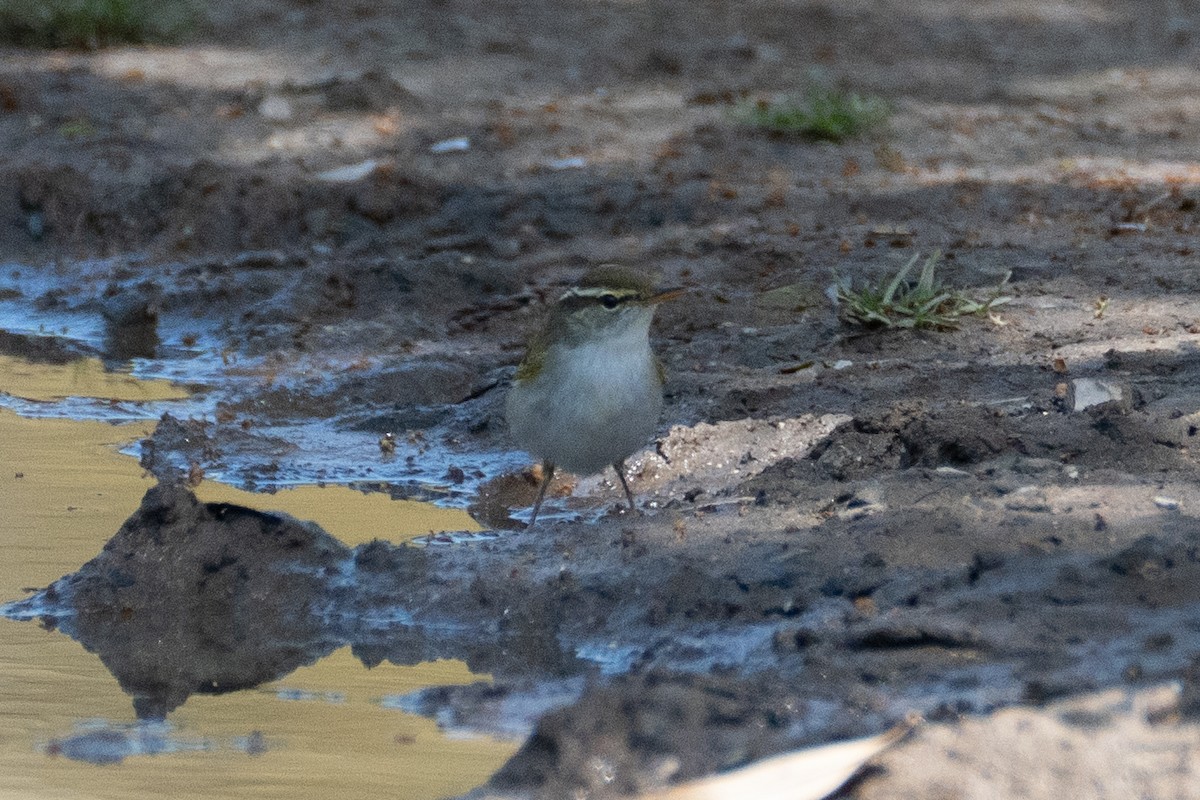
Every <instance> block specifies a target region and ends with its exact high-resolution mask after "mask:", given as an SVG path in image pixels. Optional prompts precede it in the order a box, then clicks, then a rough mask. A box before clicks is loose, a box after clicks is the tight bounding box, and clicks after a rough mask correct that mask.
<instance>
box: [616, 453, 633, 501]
mask: <svg viewBox="0 0 1200 800" xmlns="http://www.w3.org/2000/svg"><path fill="white" fill-rule="evenodd" d="M612 468H613V469H615V470H616V471H617V477H618V478H620V479H621V488H622V489H624V490H625V499H626V500H628V501H629V510H630V511H637V506H635V505H634V504H633V492H631V491H629V483H628V482H627V481H626V480H625V459H623V458H618V459H617V460H616V461H614V462H613V465H612Z"/></svg>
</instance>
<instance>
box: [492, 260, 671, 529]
mask: <svg viewBox="0 0 1200 800" xmlns="http://www.w3.org/2000/svg"><path fill="white" fill-rule="evenodd" d="M682 293H683V290H682V289H673V290H670V291H665V292H660V293H658V294H655V292H654V290H653V287H652V285H651V284H650V282H649V281H648V280H646V278H645V277H643V276H642V275H639V274H638V273H636V272H633V271H632V270H629V269H626V268H624V267H619V266H615V265H612V264H606V265H602V266H599V267H596V268H595V269H593V270H591V271H589V272H588V273H587V274H586V275H584V276H583V278H582V280H580V282H579V285H578V286H574V287H572V288H570V289H568V290H567V291H566V292H564V293H563V295H562V296H561V297H559V298H558V302H557V303H556V304H555V305H554V307H553V309H552V310H551V312H550V315H549V317H548V318H547V320H546V323H545V325H544V326H543V327H542V329H541V330H540V331H539V332H538V333H537V334H536V335H535V336H533V337H532V338H531V339H530V342H529V349H528V351H527V352H526V354H525V359H524V360H523V361H522V362H521V364H520V366H518V367H517V373H516V376H515V377H514V379H513V383H512V388H511V389H510V390H509V392H508V399H507V403H506V409H505V410H506V415H507V418H508V426H509V429H510V430H511V431H512V436H513V439H515V440H516V442H517V444H519V445H520V446H521V447H522V448H524V449H525V450H527V451H528V452H530V453H532V454H533V455H535V456H537V457H539V458H541V459H542V484H541V486H540V487H539V488H538V494H537V500H536V501H535V502H534V504H533V512H532V513H531V514H530V515H529V525H530V526H531V527H532V526H533V524H534V523H535V522H536V521H537V516H538V510H539V509H540V508H541V506H542V500H543V499H544V498H545V496H546V487H547V486H549V485H550V480H551V479H552V478H553V477H554V470H555V469H557V468H559V467H562V468H563V469H565V470H567V471H568V472H574V473H577V474H580V475H590V474H592V473H596V472H600V471H601V470H603V469H604V468H605V467H607V466H612V468H613V469H615V470H616V471H617V477H618V478H620V479H621V486H622V488H624V489H625V499H626V500H628V501H629V508H630V509H631V510H632V509H633V508H635V506H634V503H633V492H631V491H629V483H628V482H627V481H626V480H625V459H626V458H628V457H629V456H630V455H631V454H632V453H634V452H636V451H637V450H638V449H639V448H641V447H643V446H644V445H645V444H646V443H647V442H648V441H649V440H650V437H651V436H653V434H654V429H655V427H656V426H657V425H658V417H659V413H660V412H661V411H662V402H663V397H662V387H663V370H662V365H661V364H660V363H659V362H658V359H657V358H655V356H654V352H653V351H652V350H651V349H650V321H651V320H652V319H653V318H654V311H655V309H656V308H657V307H658V304H659V303H662V302H663V301H665V300H670V299H672V298H674V297H678V296H679V295H681V294H682Z"/></svg>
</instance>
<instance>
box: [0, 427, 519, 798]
mask: <svg viewBox="0 0 1200 800" xmlns="http://www.w3.org/2000/svg"><path fill="white" fill-rule="evenodd" d="M149 427H150V426H149V425H148V424H146V423H138V424H135V425H128V426H113V425H108V424H103V423H88V422H76V421H67V420H46V419H43V420H27V419H22V418H20V417H17V416H16V415H14V414H12V413H11V412H7V411H4V410H0V455H2V456H3V462H4V464H5V465H6V467H7V468H6V469H5V474H3V475H0V505H2V506H3V507H4V509H5V514H4V515H0V545H2V546H3V547H4V548H5V552H6V556H7V557H6V559H5V560H4V563H3V565H2V566H0V597H5V598H12V597H17V596H19V595H20V594H21V588H22V587H23V586H30V585H43V586H44V585H47V584H49V583H50V582H51V581H52V580H54V579H55V578H57V577H58V576H60V575H62V574H63V573H64V572H68V571H69V570H71V569H76V568H79V565H80V564H82V563H83V562H85V561H87V560H88V559H89V558H90V559H91V560H90V561H87V565H85V566H84V567H83V568H82V569H80V570H79V572H77V573H76V574H75V575H73V576H71V577H70V578H68V579H67V580H65V581H62V582H60V583H59V584H57V586H58V588H57V589H56V590H55V591H53V592H49V593H45V594H42V595H34V596H33V597H31V598H29V599H27V600H26V601H23V602H20V603H17V604H15V605H13V606H10V607H9V610H10V612H11V613H12V614H15V615H17V616H18V617H21V618H25V619H43V620H44V622H45V625H46V627H49V628H50V629H51V630H50V632H47V631H46V630H43V629H41V628H39V627H38V626H36V625H34V624H31V623H30V622H25V623H20V624H18V623H13V622H6V621H0V676H3V680H0V714H3V716H4V718H5V719H6V721H7V723H8V724H7V726H6V734H7V735H6V736H5V737H4V738H3V740H0V795H4V796H19V797H29V798H38V797H50V796H65V795H66V796H80V795H81V794H87V796H99V797H151V796H153V797H161V796H163V795H164V794H166V795H169V796H174V797H199V796H203V797H207V798H211V797H250V796H254V797H259V796H262V793H263V791H264V788H265V787H270V791H271V792H272V793H277V794H279V795H280V796H288V797H327V796H330V795H331V794H335V793H336V794H337V796H339V797H378V796H382V795H384V794H385V793H387V794H389V795H395V794H399V795H401V796H405V797H414V798H420V797H430V798H432V797H441V796H446V795H450V794H457V793H461V792H463V791H466V790H467V789H470V788H471V787H472V786H474V785H477V784H479V783H481V782H483V781H484V780H485V779H486V778H487V777H488V775H490V774H491V772H493V771H494V770H495V769H496V768H497V767H498V766H499V765H500V764H501V763H502V762H503V761H504V760H505V759H506V758H507V757H508V756H509V755H510V754H511V753H512V751H513V750H514V749H515V743H512V742H502V741H497V740H492V739H487V738H475V739H458V740H453V739H446V738H445V737H444V736H442V735H441V734H440V732H439V731H438V730H437V727H436V725H435V724H434V723H433V722H431V721H429V720H427V719H424V718H420V717H417V716H414V715H410V714H405V713H402V712H399V711H397V710H395V709H393V708H388V707H385V706H384V705H383V704H382V703H381V699H382V698H384V697H388V696H394V695H396V694H403V693H404V692H405V691H410V690H416V689H418V688H421V687H423V686H429V685H438V684H443V685H446V684H455V683H469V682H474V681H477V680H480V679H481V676H477V675H473V674H472V673H471V672H470V671H469V669H468V668H467V667H466V665H465V664H464V663H463V662H461V661H453V660H441V661H436V660H432V659H437V658H438V657H439V656H440V655H441V654H443V653H445V654H448V655H453V652H452V651H450V650H445V649H444V648H440V647H438V646H437V643H436V641H435V640H436V638H437V637H432V638H431V637H429V636H426V635H417V634H414V633H413V632H412V631H410V630H408V629H405V628H403V627H401V628H399V632H400V636H399V640H396V639H394V638H393V637H392V636H391V635H390V634H389V633H388V631H395V630H397V629H396V622H397V619H398V618H397V616H396V615H395V614H392V615H391V617H390V618H387V619H384V616H383V615H376V617H375V618H374V621H372V622H366V621H364V619H360V618H356V616H355V615H356V614H357V611H356V610H355V608H354V606H353V603H351V604H350V605H347V604H346V601H347V600H348V599H350V598H351V595H352V591H351V588H350V587H351V586H352V584H353V570H354V569H355V561H354V559H353V558H352V556H351V550H350V549H349V548H348V547H347V546H346V545H345V544H344V543H342V542H339V541H337V540H336V539H334V538H333V537H331V536H328V535H327V534H325V533H324V532H323V531H321V530H320V529H319V528H317V527H315V526H311V525H306V524H303V523H297V522H295V521H293V520H290V519H288V518H286V517H283V516H280V515H278V514H273V513H268V512H262V511H254V510H251V509H246V508H238V507H234V506H232V505H229V504H222V503H214V504H212V505H206V504H204V503H202V502H199V501H197V500H195V499H194V498H191V495H189V494H186V493H183V494H179V493H177V492H176V490H169V491H167V490H164V491H166V495H167V496H164V494H163V492H162V491H156V492H151V494H150V496H148V497H146V498H145V499H146V503H145V504H144V505H143V508H142V509H141V513H139V515H137V516H135V518H134V519H133V520H127V521H126V522H125V523H124V524H122V520H125V519H126V517H128V516H129V514H130V512H131V510H133V509H135V508H137V506H138V498H139V497H142V496H143V493H145V492H146V491H147V489H148V487H151V485H152V484H151V481H150V480H149V479H148V478H147V477H146V476H144V475H143V474H142V472H141V470H140V469H139V468H138V466H137V464H136V462H135V461H134V460H133V459H132V458H130V457H128V456H124V455H121V454H120V453H118V452H117V447H118V446H119V445H121V444H123V443H126V442H128V441H129V440H131V439H133V438H136V437H138V436H141V435H145V434H146V433H148V429H149ZM178 491H182V490H178ZM313 491H318V490H313ZM343 491H344V492H345V494H344V495H339V497H342V498H344V499H345V500H346V501H347V502H348V501H349V500H350V499H352V498H353V497H359V498H362V497H363V495H361V493H354V492H349V490H343ZM330 496H333V495H330ZM155 498H157V499H155ZM307 499H308V500H309V501H312V500H314V498H307ZM380 499H381V500H382V498H380ZM261 502H264V503H271V502H272V498H271V497H265V498H261ZM289 502H290V501H289ZM339 502H340V501H339ZM330 505H331V506H336V505H338V504H337V503H334V504H330ZM347 513H348V514H349V515H350V516H351V517H352V516H353V514H352V512H347ZM118 527H120V529H121V530H120V532H119V533H118V535H117V536H116V537H113V539H112V541H110V542H108V543H107V544H106V540H107V539H109V537H110V536H112V533H113V531H114V530H116V529H117V528H118ZM421 529H422V526H421V525H418V526H417V528H416V530H415V531H414V532H417V531H419V530H421ZM168 533H171V534H174V535H168ZM415 552H419V551H415ZM97 553H98V554H97ZM93 556H94V557H93ZM400 621H403V620H400ZM61 633H67V634H69V635H70V636H71V637H72V638H71V639H69V638H67V637H65V636H62V635H61ZM72 639H74V640H76V641H72ZM382 641H387V642H389V644H388V646H387V647H386V648H385V649H386V650H387V654H388V656H389V658H391V657H394V659H393V660H392V661H390V662H389V661H383V662H377V661H376V660H374V659H373V660H372V662H371V663H372V664H373V665H375V664H377V666H376V667H375V668H374V669H370V670H367V669H364V667H363V662H362V660H361V659H360V658H359V657H357V656H355V655H354V653H353V652H352V650H351V646H350V645H354V647H355V650H356V651H357V650H361V649H362V648H363V647H364V646H365V647H366V649H367V650H370V651H371V652H376V651H377V650H378V649H379V643H380V642H382ZM403 641H407V642H409V643H411V644H412V646H411V647H406V646H403V645H402V644H400V643H398V642H403ZM77 642H78V643H77ZM364 642H367V643H369V644H367V645H363V644H362V643H364ZM80 644H82V645H83V647H80ZM114 679H115V680H114ZM118 687H119V689H120V690H118ZM235 689H240V690H241V691H234V690H235ZM117 762H121V763H120V766H119V767H115V768H107V769H104V770H101V771H96V770H97V767H96V766H95V764H98V763H100V764H115V763H117Z"/></svg>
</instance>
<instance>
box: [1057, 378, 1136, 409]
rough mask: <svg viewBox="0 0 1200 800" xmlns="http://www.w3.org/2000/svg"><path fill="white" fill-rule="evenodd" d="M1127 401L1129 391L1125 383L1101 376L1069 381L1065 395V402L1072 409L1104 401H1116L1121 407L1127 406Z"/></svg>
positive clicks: (1087, 406)
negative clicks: (1068, 387)
mask: <svg viewBox="0 0 1200 800" xmlns="http://www.w3.org/2000/svg"><path fill="white" fill-rule="evenodd" d="M1129 401H1130V391H1129V388H1128V387H1127V386H1126V385H1125V384H1123V383H1121V382H1119V381H1114V380H1104V379H1101V378H1076V379H1075V380H1073V381H1071V383H1070V391H1069V392H1068V395H1067V402H1068V405H1069V406H1070V407H1071V410H1072V411H1083V410H1084V409H1085V408H1091V407H1092V406H1098V405H1103V404H1104V403H1117V404H1118V405H1119V406H1121V407H1122V408H1127V407H1128V406H1129Z"/></svg>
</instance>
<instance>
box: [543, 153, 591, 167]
mask: <svg viewBox="0 0 1200 800" xmlns="http://www.w3.org/2000/svg"><path fill="white" fill-rule="evenodd" d="M546 166H547V167H549V168H550V169H554V170H562V169H583V168H584V167H586V166H587V159H586V158H584V157H583V156H571V157H570V158H555V159H553V160H551V161H547V162H546Z"/></svg>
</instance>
